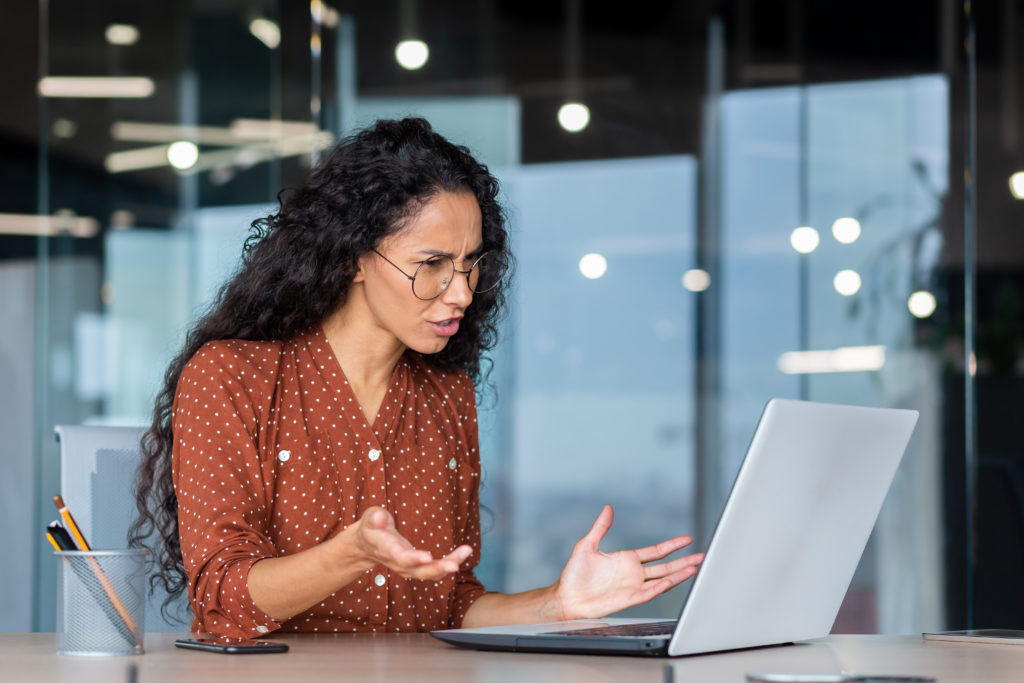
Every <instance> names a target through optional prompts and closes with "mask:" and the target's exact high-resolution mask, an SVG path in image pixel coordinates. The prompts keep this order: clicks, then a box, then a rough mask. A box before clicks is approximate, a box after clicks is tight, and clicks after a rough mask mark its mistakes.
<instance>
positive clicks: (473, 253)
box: [416, 244, 484, 261]
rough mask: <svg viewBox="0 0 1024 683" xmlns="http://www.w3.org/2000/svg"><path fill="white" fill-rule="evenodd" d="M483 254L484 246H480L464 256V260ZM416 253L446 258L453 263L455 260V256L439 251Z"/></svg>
mask: <svg viewBox="0 0 1024 683" xmlns="http://www.w3.org/2000/svg"><path fill="white" fill-rule="evenodd" d="M483 252H484V245H483V244H481V245H480V246H478V247H477V248H476V249H474V250H473V251H471V252H469V253H468V254H466V258H473V257H475V256H479V255H480V254H482V253H483ZM416 253H417V254H424V255H426V256H447V257H448V258H450V259H451V260H453V261H454V260H455V254H453V253H451V252H450V251H441V250H440V249H420V250H419V251H417V252H416Z"/></svg>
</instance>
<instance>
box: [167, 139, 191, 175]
mask: <svg viewBox="0 0 1024 683" xmlns="http://www.w3.org/2000/svg"><path fill="white" fill-rule="evenodd" d="M197 161H199V148H198V147H196V143H194V142H188V141H187V140H178V141H177V142H172V143H171V144H170V146H169V147H168V148H167V162H168V163H169V164H170V165H171V166H173V167H174V168H176V169H178V170H179V171H187V170H188V169H190V168H192V167H193V166H195V165H196V162H197Z"/></svg>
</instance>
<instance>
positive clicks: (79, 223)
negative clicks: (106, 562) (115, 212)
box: [0, 209, 100, 237]
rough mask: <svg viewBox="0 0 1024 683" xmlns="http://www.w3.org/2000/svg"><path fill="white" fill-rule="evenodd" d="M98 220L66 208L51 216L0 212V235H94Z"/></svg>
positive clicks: (98, 224) (97, 231) (97, 227)
mask: <svg viewBox="0 0 1024 683" xmlns="http://www.w3.org/2000/svg"><path fill="white" fill-rule="evenodd" d="M99 231H100V222H99V221H98V220H96V219H95V218H89V217H87V216H76V215H75V214H74V212H72V211H68V210H66V209H65V210H62V211H58V212H57V213H56V214H54V215H52V216H45V215H44V216H41V215H38V214H22V213H0V234H2V235H43V236H46V237H53V236H56V235H63V234H67V235H71V236H72V237H95V236H96V235H97V234H99Z"/></svg>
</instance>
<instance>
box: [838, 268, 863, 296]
mask: <svg viewBox="0 0 1024 683" xmlns="http://www.w3.org/2000/svg"><path fill="white" fill-rule="evenodd" d="M832 286H833V287H835V288H836V291H837V292H839V293H840V294H842V295H843V296H853V295H854V294H856V293H857V292H859V291H860V274H859V273H858V272H857V271H855V270H840V271H839V272H838V273H836V276H835V277H834V278H832Z"/></svg>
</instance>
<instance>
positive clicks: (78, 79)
mask: <svg viewBox="0 0 1024 683" xmlns="http://www.w3.org/2000/svg"><path fill="white" fill-rule="evenodd" d="M155 89H156V87H155V86H154V85H153V80H152V79H150V78H143V77H135V76H46V77H45V78H42V79H40V81H39V94H40V95H42V96H43V97H111V98H119V97H149V96H150V95H152V94H153V91H154V90H155Z"/></svg>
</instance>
